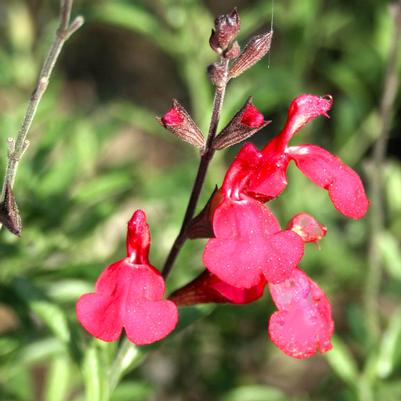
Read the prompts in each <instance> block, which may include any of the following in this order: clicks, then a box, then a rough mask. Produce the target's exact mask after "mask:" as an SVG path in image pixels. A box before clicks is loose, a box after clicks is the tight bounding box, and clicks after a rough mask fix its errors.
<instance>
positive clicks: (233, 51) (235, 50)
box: [224, 41, 241, 60]
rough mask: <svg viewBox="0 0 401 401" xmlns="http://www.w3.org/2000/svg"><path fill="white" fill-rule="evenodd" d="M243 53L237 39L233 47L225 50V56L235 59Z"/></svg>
mask: <svg viewBox="0 0 401 401" xmlns="http://www.w3.org/2000/svg"><path fill="white" fill-rule="evenodd" d="M240 54H241V48H240V46H239V44H238V42H237V41H235V42H234V43H233V44H232V45H231V47H229V48H228V49H227V50H226V51H225V52H224V57H225V58H228V59H230V60H231V59H233V58H237V57H238V56H239V55H240Z"/></svg>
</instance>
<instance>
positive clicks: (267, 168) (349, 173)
mask: <svg viewBox="0 0 401 401" xmlns="http://www.w3.org/2000/svg"><path fill="white" fill-rule="evenodd" d="M331 105H332V98H331V97H319V96H313V95H302V96H299V97H297V98H296V99H295V100H293V102H292V103H291V106H290V109H289V112H288V118H287V122H286V124H285V127H284V129H283V130H282V131H281V132H280V134H279V135H278V136H276V137H275V138H273V140H272V141H270V142H269V143H268V144H267V145H266V147H265V148H264V149H263V150H262V151H261V154H262V157H263V162H262V163H261V164H260V166H259V168H258V170H256V171H255V172H254V174H253V175H252V177H250V179H249V185H248V192H249V193H250V194H251V196H254V197H256V198H258V199H260V200H263V201H267V200H270V199H272V198H274V197H276V196H278V195H279V194H280V193H281V192H282V191H283V189H284V188H285V187H286V185H287V178H286V170H287V167H288V164H289V162H290V161H291V160H294V161H295V163H296V165H297V167H298V168H299V169H300V170H301V171H302V172H303V173H304V174H305V175H306V176H307V177H308V178H309V179H310V180H311V181H312V182H314V183H315V184H316V185H318V186H320V187H322V188H324V189H326V190H327V191H328V193H329V196H330V199H331V201H332V203H333V205H334V207H335V208H336V209H337V210H338V211H339V212H341V213H342V214H344V215H345V216H348V217H351V218H355V219H359V218H361V217H363V216H364V215H365V213H366V211H367V209H368V206H369V202H368V199H367V197H366V194H365V191H364V188H363V184H362V182H361V180H360V178H359V176H358V174H357V173H356V172H355V171H354V170H352V169H351V168H350V167H348V166H347V165H346V164H344V163H343V162H342V161H341V160H340V159H339V158H337V157H336V156H334V155H332V154H331V153H329V152H328V151H326V150H324V149H322V148H320V147H318V146H315V145H300V146H288V143H289V141H290V139H291V138H292V137H293V136H294V135H295V134H296V133H297V132H298V131H299V130H300V129H301V128H302V127H303V126H304V125H305V124H307V123H308V122H309V121H310V120H312V119H314V118H316V117H317V116H319V115H325V116H326V117H327V112H328V110H329V109H330V107H331Z"/></svg>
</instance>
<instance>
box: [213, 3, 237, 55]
mask: <svg viewBox="0 0 401 401" xmlns="http://www.w3.org/2000/svg"><path fill="white" fill-rule="evenodd" d="M214 27H215V29H214V30H212V34H211V36H210V39H209V44H210V47H211V48H212V49H213V50H214V51H215V52H216V53H219V54H221V53H222V52H223V51H224V50H226V49H227V48H228V46H229V45H230V44H231V43H232V42H233V41H234V40H235V38H236V37H237V35H238V32H239V30H240V18H239V14H238V11H237V9H236V8H234V10H233V11H232V12H231V13H230V14H224V15H220V16H218V17H217V18H216V19H215V21H214Z"/></svg>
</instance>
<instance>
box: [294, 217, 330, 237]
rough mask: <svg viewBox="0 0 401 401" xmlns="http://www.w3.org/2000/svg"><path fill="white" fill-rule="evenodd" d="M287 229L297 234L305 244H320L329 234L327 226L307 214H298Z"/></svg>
mask: <svg viewBox="0 0 401 401" xmlns="http://www.w3.org/2000/svg"><path fill="white" fill-rule="evenodd" d="M287 229H289V230H292V231H294V232H295V233H297V234H298V235H299V236H300V237H301V238H302V240H303V241H304V242H318V241H319V240H321V239H322V238H323V237H324V236H325V235H326V233H327V228H326V226H324V225H322V224H320V223H319V222H318V221H317V220H316V219H315V218H314V217H313V216H311V215H310V214H307V213H299V214H296V215H295V216H294V217H293V218H292V219H291V220H290V221H289V222H288V224H287Z"/></svg>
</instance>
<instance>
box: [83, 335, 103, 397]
mask: <svg viewBox="0 0 401 401" xmlns="http://www.w3.org/2000/svg"><path fill="white" fill-rule="evenodd" d="M82 369H83V372H82V373H83V378H84V383H85V393H86V401H108V400H109V387H108V382H107V378H106V372H105V363H104V361H103V360H102V358H101V350H100V348H99V347H98V345H97V341H96V340H93V341H92V343H91V345H90V347H89V348H88V349H87V350H86V352H85V355H84V362H83V367H82Z"/></svg>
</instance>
